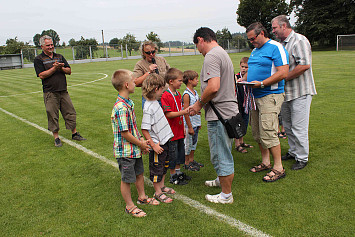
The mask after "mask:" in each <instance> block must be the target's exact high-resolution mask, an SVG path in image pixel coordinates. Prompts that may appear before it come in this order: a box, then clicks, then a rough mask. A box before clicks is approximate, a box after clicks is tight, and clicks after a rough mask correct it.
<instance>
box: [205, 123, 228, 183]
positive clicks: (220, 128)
mask: <svg viewBox="0 0 355 237" xmlns="http://www.w3.org/2000/svg"><path fill="white" fill-rule="evenodd" d="M207 131H208V142H209V145H210V153H211V163H212V165H213V167H214V169H215V170H216V173H217V176H228V175H231V174H234V159H233V155H232V142H233V139H231V138H229V137H228V134H227V131H226V129H225V127H224V125H223V124H222V123H221V121H219V120H216V121H208V122H207Z"/></svg>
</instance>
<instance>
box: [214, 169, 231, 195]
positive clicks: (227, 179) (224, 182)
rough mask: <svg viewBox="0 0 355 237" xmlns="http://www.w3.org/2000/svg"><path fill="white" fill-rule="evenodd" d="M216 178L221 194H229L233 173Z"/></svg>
mask: <svg viewBox="0 0 355 237" xmlns="http://www.w3.org/2000/svg"><path fill="white" fill-rule="evenodd" d="M218 178H219V182H220V183H221V187H222V192H223V193H225V194H229V193H231V192H232V182H233V179H234V173H233V174H230V175H227V176H218Z"/></svg>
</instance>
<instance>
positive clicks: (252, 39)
mask: <svg viewBox="0 0 355 237" xmlns="http://www.w3.org/2000/svg"><path fill="white" fill-rule="evenodd" d="M259 34H260V33H259ZM259 34H257V35H256V36H255V37H252V38H250V39H248V40H249V41H250V42H252V41H254V40H255V39H256V38H258V36H259Z"/></svg>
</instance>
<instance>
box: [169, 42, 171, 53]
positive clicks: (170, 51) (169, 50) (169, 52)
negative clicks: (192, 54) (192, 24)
mask: <svg viewBox="0 0 355 237" xmlns="http://www.w3.org/2000/svg"><path fill="white" fill-rule="evenodd" d="M169 56H171V48H170V41H169Z"/></svg>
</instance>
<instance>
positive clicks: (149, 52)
mask: <svg viewBox="0 0 355 237" xmlns="http://www.w3.org/2000/svg"><path fill="white" fill-rule="evenodd" d="M144 53H146V54H148V55H151V54H155V50H153V51H148V52H145V51H144Z"/></svg>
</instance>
